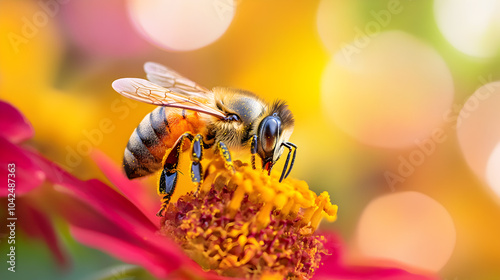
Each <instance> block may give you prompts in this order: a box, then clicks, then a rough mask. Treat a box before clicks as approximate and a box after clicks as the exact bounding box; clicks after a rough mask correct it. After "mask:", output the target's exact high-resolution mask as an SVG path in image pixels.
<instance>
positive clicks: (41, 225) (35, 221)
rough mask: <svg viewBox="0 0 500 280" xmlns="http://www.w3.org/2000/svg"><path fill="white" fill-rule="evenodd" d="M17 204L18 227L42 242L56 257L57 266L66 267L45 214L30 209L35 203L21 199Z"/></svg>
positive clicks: (63, 255) (33, 208) (64, 258)
mask: <svg viewBox="0 0 500 280" xmlns="http://www.w3.org/2000/svg"><path fill="white" fill-rule="evenodd" d="M18 202H19V203H18V205H19V207H17V209H18V216H19V217H22V218H20V219H19V225H20V227H21V228H22V229H23V231H24V232H25V233H26V234H27V235H29V236H30V237H32V238H39V239H41V240H43V241H44V243H45V244H47V246H48V247H49V249H50V250H51V252H52V253H53V254H54V256H55V257H56V259H57V262H58V263H59V265H61V266H62V267H66V266H67V265H68V261H67V258H66V256H65V254H64V253H63V252H62V250H61V247H60V244H59V242H58V238H57V235H56V233H55V231H54V227H53V226H52V223H51V222H50V220H49V218H48V217H47V216H46V215H45V213H43V212H41V211H39V210H38V209H37V208H35V207H32V203H36V202H34V201H32V200H30V199H28V198H21V199H20V200H18Z"/></svg>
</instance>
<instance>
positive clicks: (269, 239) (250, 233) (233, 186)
mask: <svg viewBox="0 0 500 280" xmlns="http://www.w3.org/2000/svg"><path fill="white" fill-rule="evenodd" d="M235 167H236V172H233V171H232V170H228V169H226V168H225V167H224V162H223V161H222V160H214V161H212V162H211V164H210V166H209V167H208V172H207V173H208V176H207V178H206V180H205V181H204V183H203V185H202V186H201V191H200V194H199V195H196V196H195V195H193V193H189V194H186V195H184V196H182V197H181V198H180V199H179V200H178V201H177V202H176V203H171V204H169V205H168V207H167V209H166V211H165V217H164V218H163V219H162V220H161V233H162V235H164V236H167V237H171V238H174V240H175V241H176V242H177V243H178V244H180V245H181V246H182V248H183V249H184V251H185V252H186V253H187V254H188V255H189V256H190V257H191V258H192V259H194V260H195V261H196V262H197V263H199V264H200V265H201V266H202V267H203V268H204V269H210V270H213V271H216V272H217V273H219V274H221V275H227V276H236V277H238V276H239V277H247V278H248V277H252V278H255V277H260V276H262V275H265V274H278V275H282V276H286V277H288V278H298V279H305V278H306V279H308V278H311V277H312V276H313V275H314V271H315V270H316V269H317V268H318V267H319V266H320V263H321V258H322V256H323V255H327V254H328V251H327V250H326V249H325V248H324V246H323V244H324V242H325V238H324V237H323V236H320V235H315V234H314V231H315V230H316V228H317V226H318V224H319V222H320V220H321V217H322V216H326V217H328V218H329V219H330V220H335V219H336V215H337V206H336V205H332V204H331V202H330V197H329V195H328V193H326V192H324V193H322V194H321V195H320V196H317V195H316V194H315V193H314V192H312V191H310V190H309V188H308V186H307V184H306V183H305V182H302V181H297V180H293V179H287V180H285V181H283V182H282V183H280V182H279V177H278V176H276V175H275V174H273V176H268V175H266V174H265V173H263V172H260V171H257V170H253V169H252V168H250V167H249V166H247V165H243V164H242V163H241V162H236V163H235Z"/></svg>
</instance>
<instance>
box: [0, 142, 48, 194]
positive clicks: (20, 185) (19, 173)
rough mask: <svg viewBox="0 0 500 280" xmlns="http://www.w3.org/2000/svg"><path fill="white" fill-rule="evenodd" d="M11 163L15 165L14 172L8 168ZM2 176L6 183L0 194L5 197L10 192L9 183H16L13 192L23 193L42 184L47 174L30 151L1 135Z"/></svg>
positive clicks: (0, 173)
mask: <svg viewBox="0 0 500 280" xmlns="http://www.w3.org/2000/svg"><path fill="white" fill-rule="evenodd" d="M9 164H14V165H15V168H14V170H13V172H11V171H9V170H8V167H9ZM9 174H13V175H9ZM0 178H3V179H4V180H5V185H4V186H3V187H2V188H0V196H3V197H4V196H7V195H8V194H9V193H10V192H9V189H8V188H7V186H8V184H9V183H11V184H14V185H15V189H13V193H15V194H16V195H22V194H24V193H26V192H28V191H30V190H31V189H33V188H35V187H37V186H39V185H40V184H42V183H43V181H44V179H45V175H44V173H43V172H42V170H41V169H40V168H39V167H38V166H37V165H36V164H35V163H34V162H33V160H32V159H31V158H30V153H29V152H27V151H25V150H24V149H22V148H20V147H18V146H16V145H15V144H12V143H11V142H10V141H8V140H7V139H5V138H3V137H1V136H0ZM8 179H11V180H12V181H8Z"/></svg>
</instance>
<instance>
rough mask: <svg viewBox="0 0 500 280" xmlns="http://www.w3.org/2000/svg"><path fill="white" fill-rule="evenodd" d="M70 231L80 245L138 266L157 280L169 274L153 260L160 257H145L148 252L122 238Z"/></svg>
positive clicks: (93, 232) (75, 228)
mask: <svg viewBox="0 0 500 280" xmlns="http://www.w3.org/2000/svg"><path fill="white" fill-rule="evenodd" d="M70 229H71V233H72V235H73V236H74V237H75V239H77V240H78V241H80V242H81V243H83V244H85V245H87V246H89V247H93V248H97V249H100V250H103V251H106V252H107V253H108V254H110V255H112V256H114V257H116V258H117V259H120V260H122V261H124V262H126V263H131V264H136V265H140V266H142V267H144V268H146V269H147V270H148V271H149V272H151V273H152V274H153V275H155V276H156V277H158V278H165V277H166V276H167V274H168V272H169V271H167V270H166V268H165V267H163V265H162V264H161V263H158V262H157V261H155V259H156V260H161V259H162V258H163V257H162V256H150V257H147V256H148V255H151V254H150V253H149V252H144V250H142V249H141V248H139V247H137V246H135V245H132V244H131V243H130V242H128V241H124V240H122V238H117V237H114V236H110V235H107V234H102V233H99V232H96V231H93V230H87V229H82V228H78V227H74V226H72V227H71V228H70Z"/></svg>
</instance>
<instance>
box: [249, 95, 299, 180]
mask: <svg viewBox="0 0 500 280" xmlns="http://www.w3.org/2000/svg"><path fill="white" fill-rule="evenodd" d="M266 115H267V116H266V117H264V118H263V119H262V120H261V122H260V124H259V128H258V130H257V136H258V138H257V139H258V140H257V153H258V154H259V156H260V158H261V159H262V168H263V169H265V170H267V171H270V170H271V168H272V167H273V165H274V163H276V161H277V160H278V159H279V158H280V156H281V154H282V153H283V150H284V147H283V144H284V143H286V142H287V141H288V139H289V138H290V136H291V135H292V132H293V125H294V120H293V116H292V113H291V112H290V110H289V109H288V106H287V105H286V104H285V103H284V102H283V101H277V102H275V103H274V104H273V105H272V106H271V107H270V108H269V111H268V112H267V113H266Z"/></svg>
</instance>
